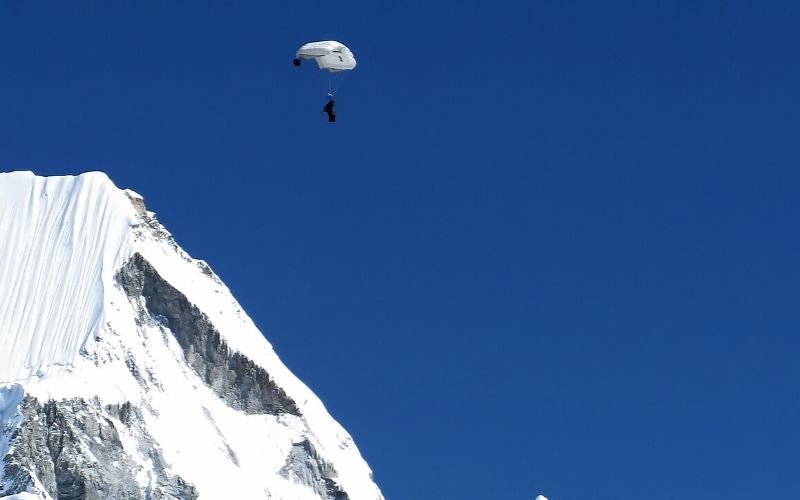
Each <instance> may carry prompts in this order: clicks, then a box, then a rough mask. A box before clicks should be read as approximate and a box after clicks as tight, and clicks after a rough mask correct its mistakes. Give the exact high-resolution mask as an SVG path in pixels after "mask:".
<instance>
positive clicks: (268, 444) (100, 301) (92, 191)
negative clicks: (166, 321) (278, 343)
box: [0, 172, 383, 500]
mask: <svg viewBox="0 0 800 500" xmlns="http://www.w3.org/2000/svg"><path fill="white" fill-rule="evenodd" d="M136 253H139V254H141V255H142V256H143V257H144V258H145V259H146V260H147V261H148V262H149V263H150V264H151V265H152V266H153V267H154V268H155V269H156V271H157V272H158V273H159V275H160V276H161V277H162V278H163V279H164V280H166V281H167V282H168V283H169V284H170V285H172V287H174V288H176V289H177V290H179V291H180V292H181V293H182V294H184V295H185V296H186V297H187V299H188V300H189V301H190V302H191V303H193V304H194V305H196V306H197V307H198V309H200V310H201V311H202V312H203V313H205V314H206V315H207V316H208V318H209V320H210V322H211V323H212V324H213V326H214V327H215V328H216V329H217V330H218V331H219V332H220V334H221V335H222V337H223V339H224V341H225V342H226V343H227V344H228V346H229V347H230V348H231V350H232V351H236V352H239V353H241V354H243V355H245V356H246V357H248V358H249V359H250V360H252V361H253V362H255V363H256V364H257V365H259V366H261V367H262V368H264V369H265V370H266V371H267V373H269V375H270V377H271V379H272V380H273V381H274V382H275V383H276V384H277V385H278V386H279V387H281V388H282V389H283V390H284V391H285V393H286V395H287V396H289V397H290V398H291V399H292V400H293V401H294V402H295V403H296V405H297V407H298V408H299V413H300V415H301V416H297V415H291V414H281V415H269V414H255V415H253V414H251V415H247V414H245V413H243V412H241V411H238V410H235V409H232V408H230V407H229V406H226V405H225V403H224V402H223V401H222V400H221V399H219V397H218V396H217V395H216V394H215V393H214V392H213V391H212V390H211V389H210V388H208V387H207V386H206V385H204V382H203V381H202V380H201V379H200V378H199V377H198V376H197V375H196V374H195V373H194V372H193V371H192V370H191V369H190V367H189V366H188V364H187V363H186V361H185V359H184V357H183V352H182V350H181V348H180V346H178V344H177V341H176V339H175V338H174V337H172V336H171V335H166V334H165V330H164V327H163V325H158V324H155V323H154V324H142V322H141V321H140V320H138V319H137V315H138V314H140V312H141V311H139V310H137V308H136V306H135V304H133V303H132V302H131V300H130V298H129V297H127V296H126V295H125V293H124V291H123V290H122V288H121V287H120V286H119V285H118V284H117V283H116V281H115V278H114V277H115V274H116V273H117V271H118V270H119V269H120V267H121V266H122V265H123V264H124V263H125V262H127V261H128V259H129V258H131V257H132V256H133V255H134V254H136ZM132 361H134V362H135V365H136V366H137V370H138V371H140V372H142V373H146V374H147V377H144V378H146V379H147V382H142V377H136V376H135V375H134V374H133V373H132V371H133V370H131V369H130V365H131V362H132ZM23 389H24V392H25V393H27V394H30V395H32V396H34V397H37V398H39V399H40V400H41V401H46V400H48V399H51V398H52V399H65V398H73V397H80V398H85V399H87V400H88V399H90V398H93V397H98V398H99V400H100V401H101V402H102V404H121V403H124V402H126V401H130V402H132V403H133V404H134V405H136V406H139V407H141V408H144V409H145V414H144V419H145V421H146V424H147V431H148V432H149V433H150V435H151V436H152V438H153V440H154V441H155V442H156V444H157V445H158V446H159V447H160V449H161V452H162V453H163V456H164V459H165V460H166V462H167V464H168V466H169V470H170V471H171V472H172V473H174V474H178V475H180V476H181V477H182V478H184V479H185V480H187V481H189V482H190V483H192V484H193V485H194V486H195V487H196V488H197V491H198V492H199V493H200V498H209V499H214V498H234V497H235V496H236V495H240V496H241V498H271V499H273V500H277V499H285V500H289V499H291V500H299V499H309V500H312V499H319V498H320V497H319V496H318V495H317V494H315V493H314V492H313V491H312V490H311V488H310V487H308V486H306V485H304V484H300V481H299V480H298V478H295V477H293V476H292V475H291V474H289V475H288V477H286V476H287V474H286V471H285V465H286V460H287V456H288V455H289V453H290V452H291V450H292V446H293V445H295V444H297V443H299V442H302V441H303V440H308V441H309V442H310V443H311V444H312V445H313V447H314V448H315V449H316V450H317V452H318V453H319V455H320V456H321V457H322V458H323V459H324V460H325V461H327V462H328V463H330V464H331V465H332V466H333V467H334V469H335V470H336V474H337V475H336V482H337V483H338V484H339V485H340V486H341V488H342V489H343V490H344V491H346V492H347V493H348V495H349V498H350V499H351V500H362V499H363V500H378V499H382V498H383V497H382V495H381V493H380V491H379V489H378V488H377V486H376V485H375V483H374V482H373V481H372V479H371V472H370V469H369V467H368V465H367V464H366V462H365V461H364V460H363V458H362V457H361V456H360V454H359V452H358V449H357V448H356V446H355V444H354V443H353V440H352V438H351V437H350V436H349V434H348V433H347V432H346V431H345V430H344V429H343V428H342V427H341V426H340V425H339V424H338V423H337V422H336V421H334V420H333V418H332V417H331V416H330V415H329V414H328V412H327V411H326V410H325V407H324V406H323V404H322V402H321V401H320V400H319V399H318V398H317V397H316V396H315V395H314V394H313V393H312V392H311V391H310V390H309V389H308V388H307V387H306V386H305V385H304V384H303V383H302V382H301V381H300V380H299V379H297V377H295V376H294V375H293V374H292V373H291V372H290V371H289V370H288V369H287V368H286V367H285V366H284V365H283V363H282V362H281V361H280V360H279V359H278V357H277V355H276V354H275V352H274V351H273V350H272V347H271V346H270V344H269V343H268V342H267V341H266V339H265V338H264V337H263V335H262V334H261V332H260V331H259V330H258V329H257V328H256V326H255V325H254V324H253V322H252V321H251V320H250V318H249V317H248V316H247V315H246V314H245V313H244V312H243V311H242V309H241V307H240V306H239V304H238V303H237V302H236V300H235V299H234V298H233V296H232V295H231V294H230V291H229V290H228V288H227V287H226V286H225V285H224V284H223V283H222V282H221V281H220V280H219V278H218V277H217V276H216V275H215V274H214V273H213V272H211V270H210V269H209V268H208V266H207V265H206V264H205V263H204V262H203V261H199V260H194V259H192V258H191V257H189V256H188V255H187V254H186V253H185V252H184V251H183V250H182V249H181V248H180V247H179V246H178V245H177V244H176V243H175V242H174V241H173V239H172V237H171V235H170V234H169V233H168V232H167V231H166V230H165V229H164V228H163V227H162V226H161V225H160V224H159V223H158V222H157V221H156V219H155V215H154V214H153V213H152V212H148V211H147V210H145V208H144V203H143V201H142V200H141V198H140V197H139V196H138V195H137V194H136V193H134V192H132V191H128V190H121V189H118V188H117V187H115V186H114V184H113V183H112V182H111V180H110V179H108V177H107V176H106V175H105V174H103V173H99V172H92V173H86V174H82V175H79V176H74V177H73V176H64V177H47V178H44V177H37V176H35V175H34V174H33V173H31V172H13V173H0V418H2V419H3V420H2V422H0V425H4V426H6V427H8V426H14V425H17V424H18V420H19V418H18V413H17V412H16V407H17V405H18V404H19V401H20V399H21V397H22V395H21V392H20V391H22V390H23ZM118 427H119V428H118V430H119V431H120V440H121V441H122V443H123V445H125V449H126V451H129V452H130V454H131V456H132V457H134V459H136V460H137V461H138V462H139V463H140V465H141V467H142V469H141V472H140V474H139V476H137V478H138V479H137V480H138V481H140V484H141V485H142V487H143V488H146V486H147V484H148V482H151V481H152V480H153V474H152V468H153V464H152V463H151V461H150V460H149V459H148V458H146V457H144V456H137V451H136V445H135V443H134V442H133V439H134V438H133V437H132V436H129V435H127V434H126V432H125V429H124V426H123V425H119V426H118ZM0 437H1V436H0ZM5 444H6V445H7V444H8V443H5ZM2 445H3V443H2V442H0V453H2V455H0V460H1V459H2V456H3V455H4V454H5V453H6V452H7V450H4V449H2ZM282 469H284V470H283V471H282ZM148 471H150V472H148ZM0 472H2V471H0Z"/></svg>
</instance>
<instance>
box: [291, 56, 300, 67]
mask: <svg viewBox="0 0 800 500" xmlns="http://www.w3.org/2000/svg"><path fill="white" fill-rule="evenodd" d="M292 64H294V65H295V66H300V58H298V57H295V58H294V60H293V61H292Z"/></svg>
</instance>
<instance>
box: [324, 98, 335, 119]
mask: <svg viewBox="0 0 800 500" xmlns="http://www.w3.org/2000/svg"><path fill="white" fill-rule="evenodd" d="M333 102H334V101H333V99H329V100H328V104H326V105H325V107H324V108H322V111H324V112H326V113H328V121H329V122H335V121H336V113H334V112H333Z"/></svg>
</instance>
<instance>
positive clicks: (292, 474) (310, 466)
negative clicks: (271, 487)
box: [281, 439, 350, 500]
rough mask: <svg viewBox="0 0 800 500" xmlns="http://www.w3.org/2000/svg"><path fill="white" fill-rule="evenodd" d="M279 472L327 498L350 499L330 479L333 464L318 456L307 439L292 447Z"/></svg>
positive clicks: (331, 499) (333, 474) (333, 473)
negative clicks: (284, 464)
mask: <svg viewBox="0 0 800 500" xmlns="http://www.w3.org/2000/svg"><path fill="white" fill-rule="evenodd" d="M281 473H282V474H283V475H284V476H285V477H287V478H292V479H294V480H296V481H298V482H299V483H300V484H305V485H306V486H309V487H311V488H312V489H313V490H314V492H315V493H317V494H318V495H320V496H321V497H322V498H325V499H327V500H350V497H349V496H348V495H347V493H345V492H344V491H342V490H341V488H339V486H338V485H337V484H336V483H335V482H334V481H333V480H332V478H334V477H336V471H335V470H334V469H333V466H332V465H330V464H329V463H327V462H325V461H324V460H322V459H321V458H320V457H319V454H318V453H317V450H316V449H314V446H313V445H312V444H311V443H310V442H309V441H308V440H307V439H306V440H303V441H302V442H300V443H296V444H295V445H294V446H293V447H292V451H291V452H290V453H289V456H288V457H287V458H286V466H285V467H284V468H283V469H282V470H281Z"/></svg>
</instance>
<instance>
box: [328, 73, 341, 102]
mask: <svg viewBox="0 0 800 500" xmlns="http://www.w3.org/2000/svg"><path fill="white" fill-rule="evenodd" d="M344 77H345V75H344V73H339V74H338V75H336V83H335V84H334V79H333V78H334V77H333V76H329V77H328V95H329V96H331V97H333V96H335V95H336V92H338V91H339V87H341V86H342V83H344Z"/></svg>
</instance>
